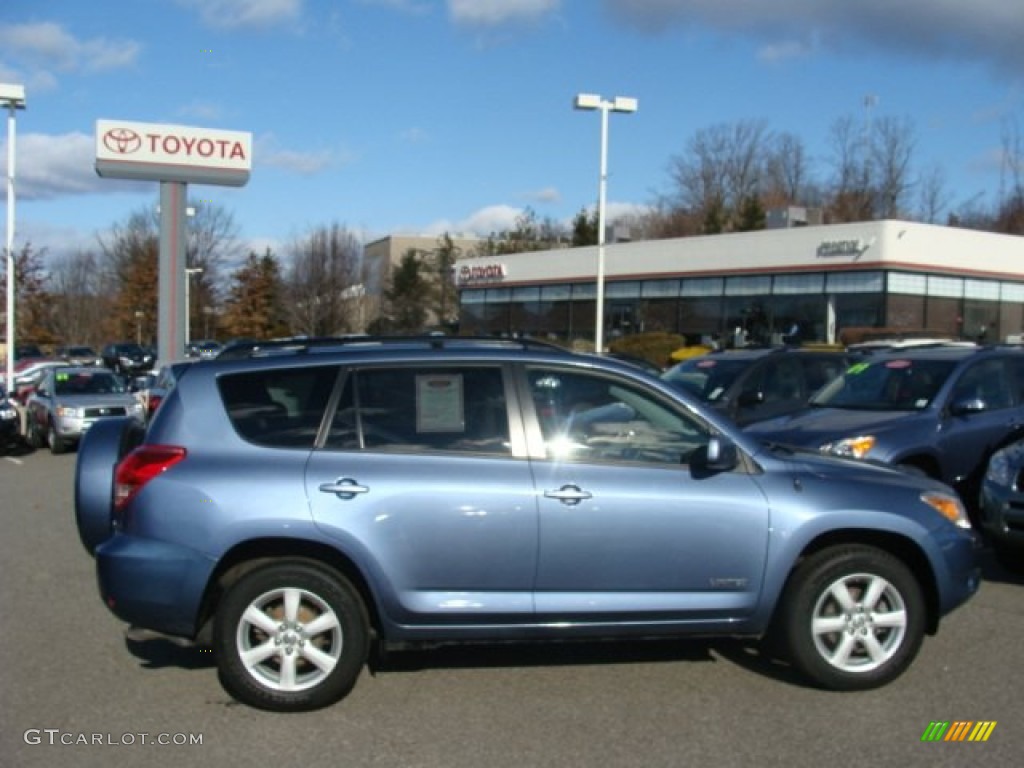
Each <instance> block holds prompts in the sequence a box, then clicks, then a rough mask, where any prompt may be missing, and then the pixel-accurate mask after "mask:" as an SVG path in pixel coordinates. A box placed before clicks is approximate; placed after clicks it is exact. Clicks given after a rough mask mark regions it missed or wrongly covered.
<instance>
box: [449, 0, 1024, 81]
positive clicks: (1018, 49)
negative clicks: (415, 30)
mask: <svg viewBox="0 0 1024 768" xmlns="http://www.w3.org/2000/svg"><path fill="white" fill-rule="evenodd" d="M467 2H469V0H467ZM603 2H604V5H605V7H606V8H607V9H608V10H609V11H610V12H611V13H612V14H613V15H614V16H616V17H617V18H619V19H621V20H622V21H624V22H625V23H628V24H630V25H632V26H633V27H635V28H637V29H639V30H642V31H645V32H652V33H658V32H661V31H663V30H665V29H666V28H667V27H669V26H671V25H678V26H689V27H696V26H700V27H704V28H707V27H711V28H716V29H719V30H721V31H723V32H731V33H740V34H743V35H745V36H748V37H752V38H754V39H757V40H759V41H761V42H763V43H766V44H767V45H769V46H782V48H781V49H780V50H788V51H792V50H793V49H792V48H791V46H792V43H791V42H789V41H792V40H794V39H795V40H816V41H817V43H818V45H820V46H821V47H823V48H824V47H828V48H829V49H832V50H836V49H843V50H851V49H854V48H855V47H858V46H860V47H863V46H872V47H874V48H878V49H883V50H888V51H890V52H893V53H897V54H901V55H916V56H922V57H955V58H960V59H967V60H978V61H988V62H991V63H993V64H994V65H995V66H996V67H999V68H1001V69H1004V70H1007V71H1009V72H1010V73H1011V74H1012V75H1013V76H1015V77H1019V76H1020V70H1021V68H1022V67H1024V46H1022V45H1021V44H1020V41H1021V39H1022V38H1024V13H1021V12H1020V7H1019V6H1017V5H1016V4H1015V3H1012V2H1006V0H974V1H973V2H970V3H965V2H963V1H962V0H902V2H899V3H893V2H892V0H858V2H850V0H773V2H764V1H763V0H603Z"/></svg>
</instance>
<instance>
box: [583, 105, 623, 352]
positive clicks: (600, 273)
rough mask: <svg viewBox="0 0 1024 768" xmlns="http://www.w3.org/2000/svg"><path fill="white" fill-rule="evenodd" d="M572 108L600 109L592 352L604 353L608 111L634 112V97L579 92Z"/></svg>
mask: <svg viewBox="0 0 1024 768" xmlns="http://www.w3.org/2000/svg"><path fill="white" fill-rule="evenodd" d="M573 106H574V107H575V108H576V109H583V110H594V109H596V110H600V112H601V174H600V177H599V183H598V194H597V316H596V318H595V321H594V351H595V352H597V354H599V355H600V354H603V353H604V218H605V211H604V208H605V194H606V187H607V186H608V113H609V112H636V108H637V100H636V99H633V98H629V97H627V96H616V97H615V98H614V99H612V100H611V101H606V100H604V99H602V98H601V97H600V96H598V95H597V94H594V93H580V94H577V95H576V99H575V101H574V102H573Z"/></svg>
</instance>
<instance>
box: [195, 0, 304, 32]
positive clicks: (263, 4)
mask: <svg viewBox="0 0 1024 768" xmlns="http://www.w3.org/2000/svg"><path fill="white" fill-rule="evenodd" d="M178 1H179V2H180V3H181V4H182V5H185V6H188V7H191V8H196V9H198V10H199V17H200V18H201V19H202V20H203V23H204V24H207V25H209V26H211V27H222V28H228V29H233V28H238V27H270V26H273V25H277V24H281V23H284V22H289V21H296V20H298V19H299V17H300V16H301V15H302V5H303V0H178Z"/></svg>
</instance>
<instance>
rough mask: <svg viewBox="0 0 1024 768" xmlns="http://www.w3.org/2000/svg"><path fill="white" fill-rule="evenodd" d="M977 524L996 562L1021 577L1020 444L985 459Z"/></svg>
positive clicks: (1023, 492)
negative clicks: (986, 464) (985, 467)
mask: <svg viewBox="0 0 1024 768" xmlns="http://www.w3.org/2000/svg"><path fill="white" fill-rule="evenodd" d="M979 524H980V527H981V529H982V531H983V532H984V533H985V534H986V536H987V538H988V539H989V540H990V541H991V543H992V549H993V551H994V552H995V555H996V558H997V559H998V560H999V562H1000V563H1001V564H1002V565H1003V566H1004V567H1005V568H1006V569H1007V570H1009V571H1012V572H1013V573H1016V574H1024V441H1022V440H1018V441H1017V442H1015V443H1011V444H1010V445H1008V446H1006V447H1005V448H1001V449H999V450H998V451H996V452H995V453H993V454H992V458H990V459H989V461H988V467H987V469H986V472H985V478H984V480H983V482H982V486H981V513H980V516H979Z"/></svg>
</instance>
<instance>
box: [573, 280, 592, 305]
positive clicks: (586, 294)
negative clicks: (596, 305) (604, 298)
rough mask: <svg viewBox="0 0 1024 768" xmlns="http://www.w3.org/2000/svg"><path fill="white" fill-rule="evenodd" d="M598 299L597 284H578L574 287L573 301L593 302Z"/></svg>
mask: <svg viewBox="0 0 1024 768" xmlns="http://www.w3.org/2000/svg"><path fill="white" fill-rule="evenodd" d="M596 298H597V284H596V283H576V284H575V285H573V287H572V300H573V301H593V300H594V299H596Z"/></svg>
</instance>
